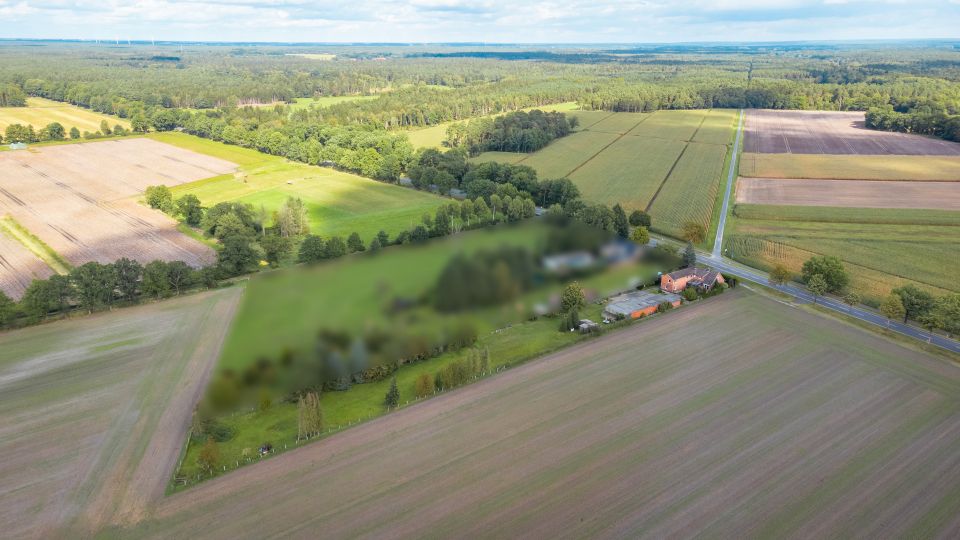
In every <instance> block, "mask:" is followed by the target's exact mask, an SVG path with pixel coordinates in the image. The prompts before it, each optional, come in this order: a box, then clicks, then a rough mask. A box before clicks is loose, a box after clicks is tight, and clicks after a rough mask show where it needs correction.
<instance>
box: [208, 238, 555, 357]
mask: <svg viewBox="0 0 960 540" xmlns="http://www.w3.org/2000/svg"><path fill="white" fill-rule="evenodd" d="M545 233H546V230H545V229H544V228H541V227H533V226H524V227H509V228H504V229H501V228H498V229H495V230H493V231H485V230H481V231H473V232H469V233H464V234H459V235H456V236H453V237H451V238H449V239H445V240H442V241H437V242H430V243H428V244H427V245H424V246H404V247H400V248H390V249H387V250H384V251H383V252H382V253H380V254H364V255H361V256H356V257H348V258H345V259H343V260H340V261H334V262H331V263H328V264H321V265H317V266H314V267H308V268H297V269H291V270H289V271H283V272H274V273H271V274H268V275H263V276H258V277H256V278H255V279H253V280H251V282H250V284H249V286H248V287H247V291H246V293H245V295H244V301H243V304H242V306H241V309H240V311H239V313H238V315H237V318H236V321H235V322H234V326H233V330H232V331H231V333H230V338H229V339H228V340H227V343H226V344H225V346H224V351H223V357H222V358H221V360H220V364H219V365H220V366H221V367H224V368H233V369H242V368H243V367H246V366H247V365H249V364H250V363H252V362H253V361H254V360H255V359H256V358H257V357H258V356H261V355H265V356H275V355H276V354H277V353H278V351H279V350H281V348H282V347H284V346H288V347H291V348H294V349H301V350H306V349H307V348H309V347H310V345H311V344H312V343H313V340H314V337H315V334H316V331H317V329H319V328H321V327H326V328H335V329H352V328H356V327H358V326H363V325H369V324H373V323H382V322H384V321H385V314H384V309H385V308H386V307H387V304H388V303H389V302H390V301H391V300H392V298H393V297H394V296H395V295H400V296H402V297H404V298H418V297H419V296H420V295H421V294H422V293H424V292H425V291H426V290H427V289H428V288H429V287H431V286H433V284H434V282H435V280H436V278H437V276H438V275H439V274H440V271H441V270H442V269H443V267H444V265H445V264H446V262H447V261H448V260H449V259H450V258H451V257H453V255H454V254H455V253H457V252H461V251H466V252H470V251H475V250H478V249H482V248H494V247H497V246H500V245H504V244H506V245H522V246H530V247H532V246H534V245H535V244H537V243H538V242H539V241H540V240H541V239H542V238H543V236H544V234H545ZM304 298H309V299H310V301H309V302H304Z"/></svg>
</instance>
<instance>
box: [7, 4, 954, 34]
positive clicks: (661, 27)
mask: <svg viewBox="0 0 960 540" xmlns="http://www.w3.org/2000/svg"><path fill="white" fill-rule="evenodd" d="M0 38H54V39H111V40H112V39H120V40H125V39H133V40H150V39H156V40H184V41H281V42H402V43H429V42H488V43H657V42H703V41H736V42H743V41H797V40H865V39H916V38H960V0H549V1H541V0H509V1H492V0H473V1H470V0H410V1H406V2H392V1H385V0H339V1H327V0H323V1H309V0H139V1H128V0H93V1H91V0H0Z"/></svg>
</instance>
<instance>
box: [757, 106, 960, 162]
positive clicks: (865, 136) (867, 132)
mask: <svg viewBox="0 0 960 540" xmlns="http://www.w3.org/2000/svg"><path fill="white" fill-rule="evenodd" d="M743 151H744V152H748V153H753V152H758V153H764V154H859V155H911V156H933V155H936V156H960V143H955V142H949V141H944V140H941V139H935V138H932V137H924V136H922V135H913V134H908V133H894V132H889V131H876V130H871V129H866V128H865V127H864V115H863V113H862V112H837V111H780V110H766V109H762V110H758V109H752V110H748V111H747V113H746V121H745V124H744V143H743Z"/></svg>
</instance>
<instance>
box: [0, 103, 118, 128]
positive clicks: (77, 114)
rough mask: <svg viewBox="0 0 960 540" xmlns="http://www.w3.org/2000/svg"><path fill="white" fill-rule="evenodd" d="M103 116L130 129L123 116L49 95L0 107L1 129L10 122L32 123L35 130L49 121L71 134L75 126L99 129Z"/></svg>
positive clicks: (111, 126) (108, 120)
mask: <svg viewBox="0 0 960 540" xmlns="http://www.w3.org/2000/svg"><path fill="white" fill-rule="evenodd" d="M103 120H106V121H107V123H108V124H109V125H110V129H113V126H115V125H117V124H120V125H121V126H123V127H124V128H126V129H130V122H127V121H126V120H123V119H122V118H117V117H116V116H107V115H105V114H100V113H96V112H93V111H88V110H86V109H81V108H80V107H75V106H73V105H70V104H67V103H61V102H59V101H51V100H49V99H43V98H34V97H32V98H27V106H26V107H0V133H2V132H3V131H4V130H5V129H7V126H9V125H10V124H23V125H28V124H30V125H32V126H33V128H34V129H35V130H36V131H40V130H41V129H42V128H43V127H45V126H46V125H47V124H50V123H52V122H60V124H62V125H63V127H64V129H65V130H66V133H67V135H68V136H69V133H70V128H73V127H76V128H77V129H79V130H80V133H83V132H84V131H89V132H91V133H92V132H95V131H100V122H102V121H103Z"/></svg>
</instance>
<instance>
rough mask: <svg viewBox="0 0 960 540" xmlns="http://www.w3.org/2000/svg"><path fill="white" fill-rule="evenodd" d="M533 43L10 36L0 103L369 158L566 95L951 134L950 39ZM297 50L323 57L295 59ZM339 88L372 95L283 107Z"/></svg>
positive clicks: (953, 67)
mask: <svg viewBox="0 0 960 540" xmlns="http://www.w3.org/2000/svg"><path fill="white" fill-rule="evenodd" d="M543 49H544V48H540V49H537V48H532V47H531V48H527V49H524V48H522V47H514V48H509V47H484V46H479V45H478V46H445V47H439V46H437V47H433V49H431V48H430V47H426V48H424V47H413V46H408V47H399V46H389V45H384V46H382V47H380V46H375V45H365V46H358V47H347V46H329V47H324V46H320V45H317V46H310V47H307V46H279V45H270V46H267V45H262V46H256V45H248V46H239V45H237V46H225V45H218V46H213V45H209V46H205V45H196V44H191V45H176V44H165V45H162V46H151V45H146V44H138V45H131V46H126V45H116V44H93V43H59V42H19V43H18V42H9V43H5V45H4V47H3V48H0V100H3V101H4V102H5V103H0V105H4V104H5V105H19V104H22V102H23V97H24V96H39V97H46V98H50V99H54V100H58V101H65V102H69V103H73V104H76V105H79V106H82V107H87V108H90V109H93V110H96V111H98V112H104V113H109V114H115V115H117V116H120V117H124V118H130V119H134V118H137V119H139V120H142V121H141V122H138V125H140V126H141V127H143V126H146V127H153V128H156V129H173V128H176V127H184V128H188V129H189V130H190V131H191V132H195V133H197V134H200V135H203V136H212V137H213V138H222V139H223V140H228V142H234V141H233V140H236V141H237V143H238V144H243V145H247V146H258V145H259V146H262V145H263V144H264V143H263V141H264V140H265V139H268V138H269V136H265V135H264V132H268V133H279V134H281V136H282V137H283V138H285V139H286V138H291V137H292V138H294V139H299V140H300V141H308V140H310V139H316V140H318V141H319V142H321V143H322V144H323V143H324V140H331V139H334V138H336V137H333V136H332V135H330V134H331V133H333V131H337V132H338V133H340V135H338V136H339V137H340V138H339V139H337V140H336V143H337V144H336V145H337V146H338V147H341V148H347V149H350V150H352V151H357V150H361V149H365V148H374V151H377V152H381V146H380V144H381V143H375V142H371V139H378V140H380V141H387V142H386V143H385V144H387V145H388V146H389V145H394V144H395V143H393V142H391V141H392V137H391V136H389V135H386V134H381V135H376V136H372V135H370V133H372V132H382V131H384V130H386V131H396V130H402V129H407V128H418V127H424V126H431V125H436V124H440V123H443V122H450V121H461V120H468V119H472V118H477V117H481V116H487V115H491V114H494V113H502V112H509V111H516V110H520V109H525V108H531V107H538V106H544V105H548V104H553V103H561V102H571V101H573V102H577V103H578V104H579V106H580V108H583V109H599V110H609V111H654V110H658V109H688V108H708V107H728V108H739V107H755V108H775V109H826V110H860V111H872V112H871V117H870V118H871V121H870V122H869V125H870V126H871V127H874V128H877V129H894V130H900V131H911V132H920V133H927V134H931V135H937V136H941V137H945V138H948V139H952V140H958V138H960V128H958V122H960V121H958V120H957V117H958V115H960V49H958V48H957V47H956V44H953V43H945V42H933V43H930V44H926V45H925V46H920V45H918V44H906V43H905V44H901V45H897V44H884V45H870V46H867V45H862V46H855V45H845V46H837V45H830V46H827V45H816V44H811V45H803V44H792V45H776V44H767V45H762V46H759V45H758V46H734V45H724V46H717V47H709V46H696V47H683V46H660V47H655V46H651V47H637V48H630V49H627V48H624V49H616V48H609V47H608V48H593V49H590V48H577V49H573V48H569V49H562V48H559V47H552V48H550V49H549V50H543ZM308 53H316V54H319V53H329V54H330V55H334V56H332V59H326V60H319V59H316V58H311V57H309V56H297V55H302V54H308ZM349 95H376V96H378V98H377V99H370V100H363V101H352V102H343V103H339V104H336V105H331V106H329V107H321V108H294V107H286V106H285V104H292V103H294V102H295V100H296V99H297V98H310V97H315V96H349ZM248 104H277V106H269V107H260V108H256V109H252V110H246V111H245V109H244V107H243V106H244V105H248ZM243 111H245V112H243ZM199 117H202V118H199ZM224 134H226V136H224ZM344 134H348V135H344ZM274 139H275V142H281V141H280V137H279V136H278V137H274ZM347 139H349V141H348V140H347ZM354 139H362V140H364V141H365V142H362V143H357V144H354V143H353V142H351V141H353V140H354ZM255 141H259V142H255ZM387 153H389V152H387Z"/></svg>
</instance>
